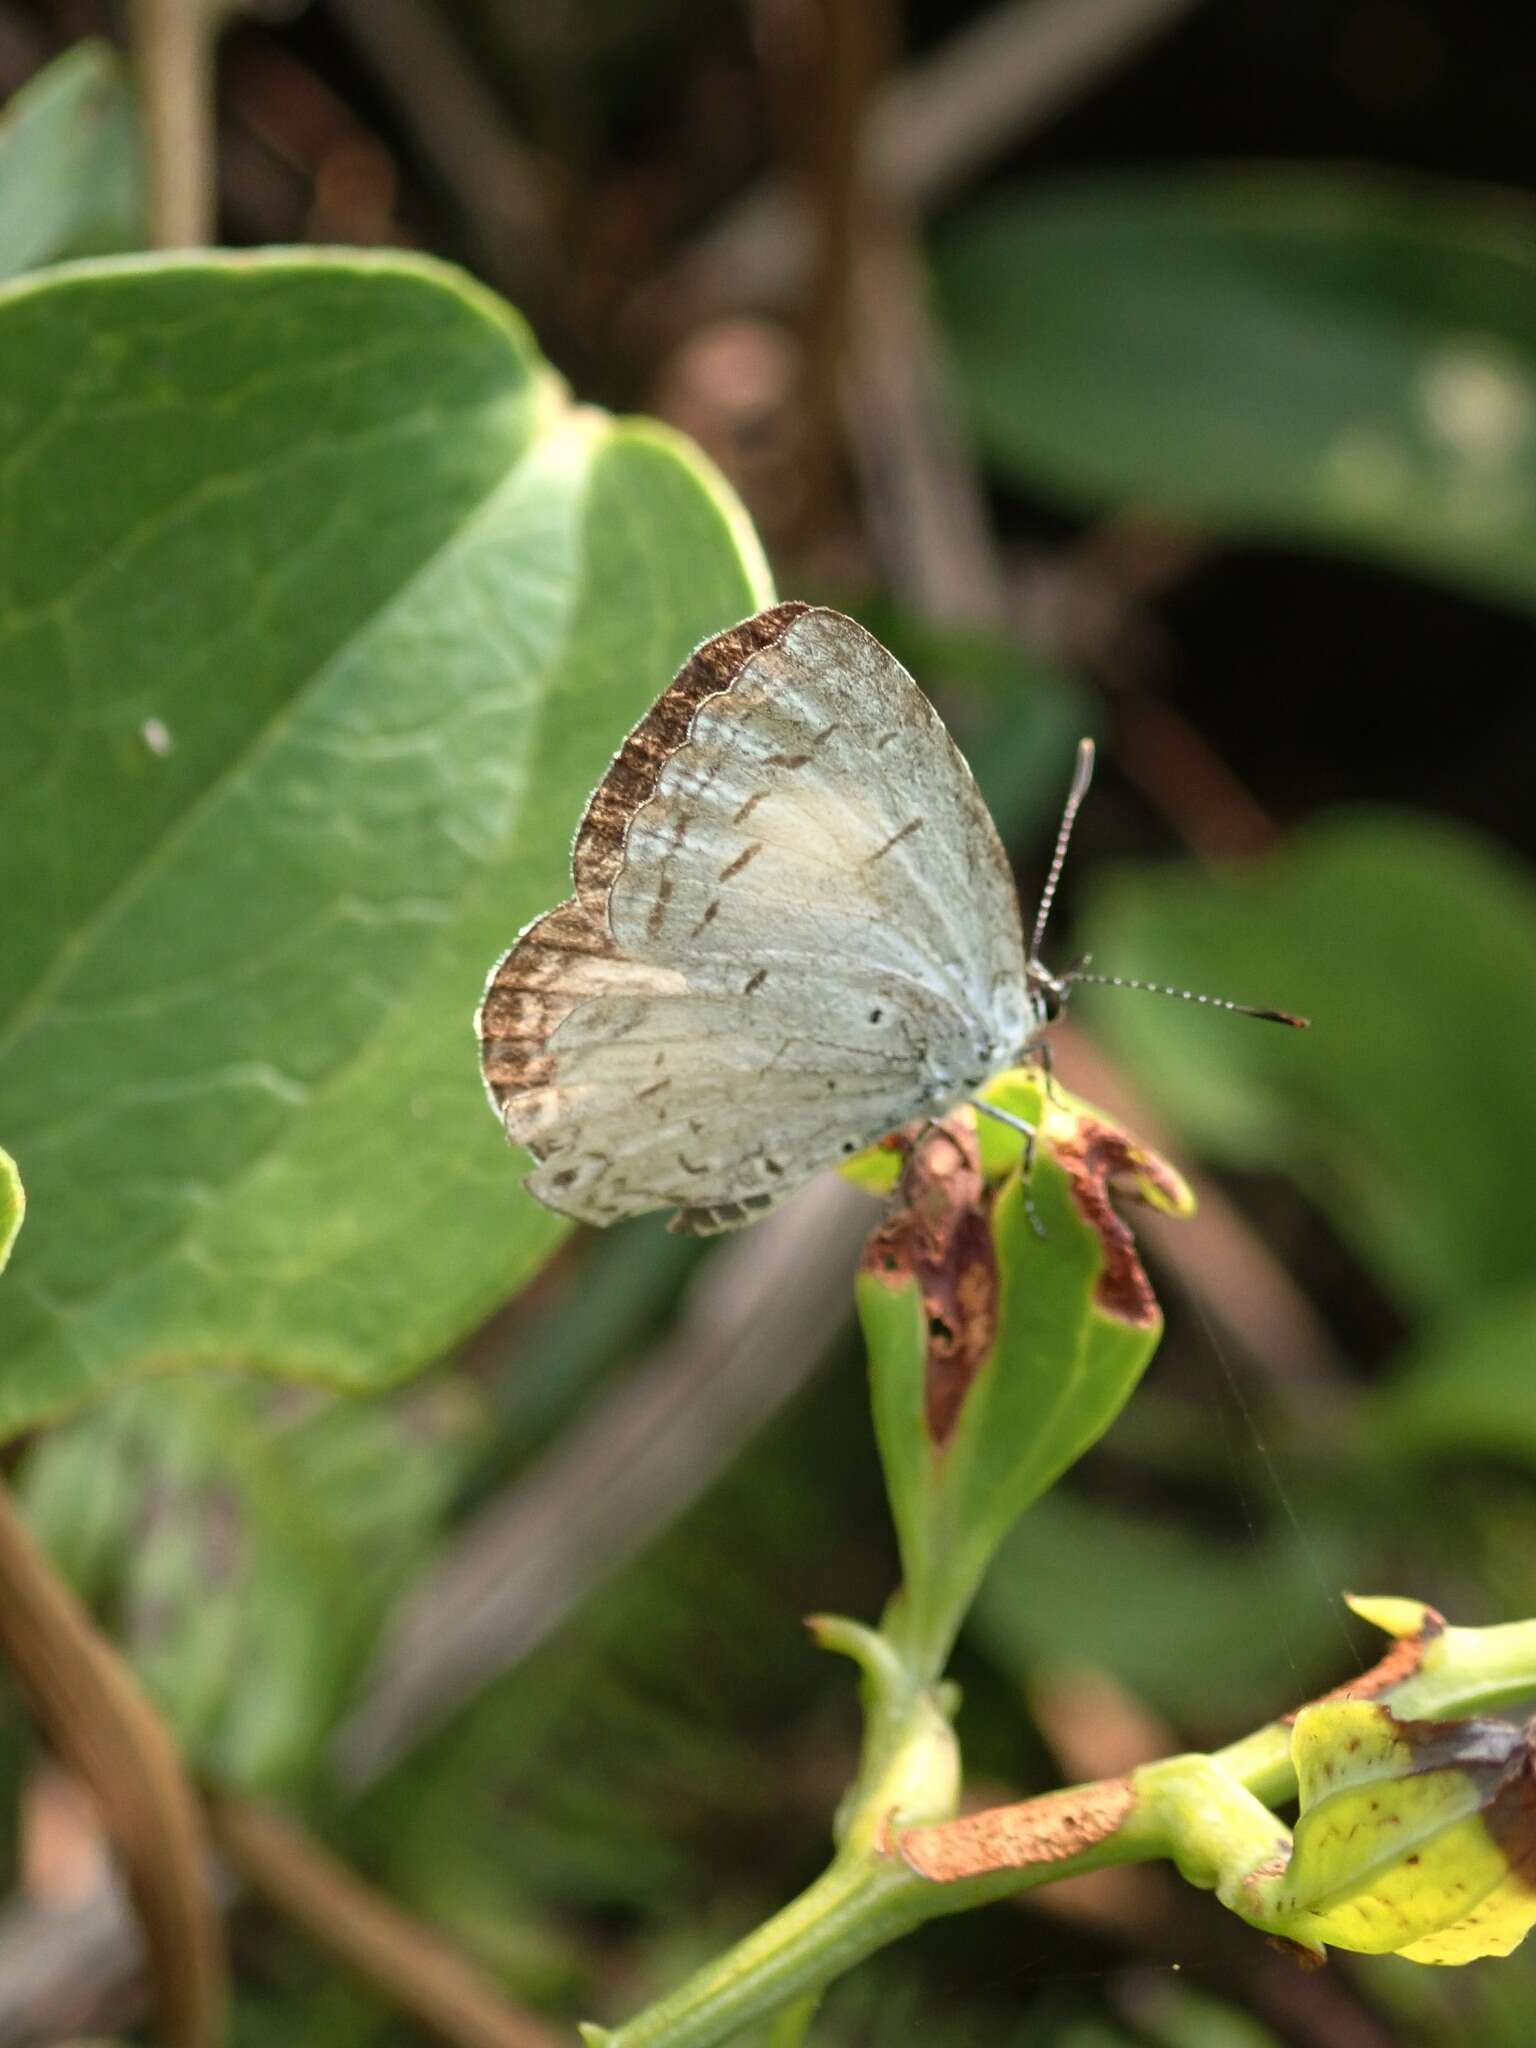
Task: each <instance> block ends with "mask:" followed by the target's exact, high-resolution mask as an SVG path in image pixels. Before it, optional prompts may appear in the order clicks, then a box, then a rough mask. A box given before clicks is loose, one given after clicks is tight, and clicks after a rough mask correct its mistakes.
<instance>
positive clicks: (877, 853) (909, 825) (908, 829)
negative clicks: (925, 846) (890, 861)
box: [864, 818, 923, 868]
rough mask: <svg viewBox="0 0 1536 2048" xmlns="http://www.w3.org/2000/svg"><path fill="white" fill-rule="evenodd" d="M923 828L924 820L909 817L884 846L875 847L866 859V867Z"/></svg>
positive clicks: (872, 864)
mask: <svg viewBox="0 0 1536 2048" xmlns="http://www.w3.org/2000/svg"><path fill="white" fill-rule="evenodd" d="M922 829H923V821H922V819H921V818H908V820H907V822H906V823H905V825H903V826H902V827H901V828H900V830H899V831H896V832H893V833H892V834H891V836H890V838H889V839H887V841H886V842H885V844H884V846H877V847H876V848H875V850H874V852H873V853H872V854H870V855H869V856H868V858H867V859H866V860H865V862H864V865H865V867H867V868H871V867H873V866H874V864H875V862H876V861H877V860H879V859H881V858H882V856H883V855H885V854H887V853H889V852H890V850H891V848H892V847H893V846H900V844H901V842H902V840H903V839H910V838H911V837H912V834H913V833H914V832H921V831H922Z"/></svg>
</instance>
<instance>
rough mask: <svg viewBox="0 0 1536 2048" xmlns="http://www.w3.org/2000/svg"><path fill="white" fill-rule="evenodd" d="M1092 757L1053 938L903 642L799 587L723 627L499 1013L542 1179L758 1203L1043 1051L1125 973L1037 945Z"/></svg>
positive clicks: (699, 1220) (564, 1200)
mask: <svg viewBox="0 0 1536 2048" xmlns="http://www.w3.org/2000/svg"><path fill="white" fill-rule="evenodd" d="M1092 761H1093V749H1092V743H1091V742H1090V741H1084V742H1083V744H1082V746H1081V747H1080V749H1079V753H1078V763H1077V772H1076V775H1075V777H1074V779H1073V784H1072V791H1071V795H1070V796H1069V798H1068V803H1067V808H1066V811H1065V813H1064V815H1063V819H1062V827H1061V831H1060V833H1059V834H1058V837H1057V843H1056V852H1055V856H1054V858H1053V860H1052V863H1051V869H1050V873H1049V876H1048V879H1047V882H1046V886H1045V889H1044V891H1043V893H1042V897H1041V902H1040V909H1039V913H1038V915H1037V917H1036V919H1035V925H1034V938H1033V940H1032V942H1031V944H1030V945H1029V946H1028V947H1026V945H1025V939H1024V929H1023V924H1022V921H1021V918H1020V914H1019V899H1018V894H1017V892H1016V890H1015V888H1014V884H1013V877H1012V874H1011V872H1010V869H1009V865H1008V859H1007V856H1006V854H1005V853H1004V851H1003V847H1002V843H1001V841H1000V840H999V838H998V836H997V828H996V827H995V826H994V824H993V822H992V819H991V816H990V815H989V813H988V811H987V807H986V805H985V803H984V802H983V801H982V797H981V793H980V791H979V790H978V789H977V787H976V784H975V781H974V780H973V778H972V776H971V772H970V769H969V768H968V767H967V766H966V763H965V761H964V759H963V757H962V756H961V754H960V752H959V750H958V748H957V747H956V746H955V744H954V742H953V740H951V738H950V736H949V734H948V732H947V731H946V730H945V728H944V725H943V723H942V721H941V720H940V718H939V715H938V713H937V712H936V711H935V710H934V708H933V706H932V705H931V704H930V703H929V702H928V699H927V698H926V697H925V696H924V695H923V693H922V691H921V690H920V689H919V688H918V686H917V684H916V683H915V682H914V681H913V680H912V678H911V676H910V675H908V673H907V671H906V670H905V669H904V668H903V667H902V665H901V663H900V662H899V661H897V660H896V658H895V656H894V655H892V654H889V653H888V652H887V651H886V649H885V648H884V647H882V646H881V645H880V643H879V641H878V640H876V639H874V638H873V636H872V635H871V634H869V633H867V632H866V631H865V630H864V628H863V627H862V626H860V625H857V624H856V623H855V622H854V621H853V620H852V619H849V618H845V617H844V616H843V614H842V613H841V612H836V611H830V610H827V609H825V608H824V607H820V606H810V605H805V604H798V603H790V604H779V605H775V606H773V607H772V608H771V609H770V610H768V611H764V612H759V613H758V614H757V616H756V617H755V618H750V619H746V620H744V621H743V622H742V623H741V624H740V625H737V626H733V627H731V629H730V630H729V631H728V632H724V633H720V634H717V635H716V636H715V638H713V639H712V640H706V641H705V642H704V644H703V645H702V646H701V647H699V648H698V649H696V651H695V652H694V654H693V655H692V656H691V657H690V659H689V660H688V661H687V662H685V663H684V665H683V667H682V669H681V670H680V671H679V673H678V675H677V677H676V679H675V681H674V682H673V683H672V684H671V686H670V687H669V688H668V689H667V690H666V691H665V692H664V693H663V694H662V696H661V697H659V698H658V699H657V701H656V703H655V704H654V705H653V706H652V708H651V709H650V711H649V712H647V713H646V715H645V717H644V718H642V719H641V721H640V723H639V724H638V725H637V726H636V727H635V729H634V730H633V732H631V733H630V735H629V737H628V738H627V739H626V740H625V742H624V744H623V746H622V747H621V748H620V749H619V752H618V754H617V755H616V756H615V757H614V761H613V764H612V766H611V767H610V768H609V770H608V773H607V774H606V775H605V776H604V777H603V780H602V782H601V783H600V784H599V785H598V787H597V789H596V790H595V791H594V792H593V795H592V797H591V799H590V801H589V802H588V804H587V808H586V812H585V815H584V816H583V818H582V820H581V824H580V826H579V828H578V830H577V833H576V840H575V846H574V849H573V852H572V856H571V869H572V880H573V883H574V888H575V893H574V894H573V895H572V896H571V897H570V898H569V899H568V900H567V901H566V902H564V903H561V904H558V905H557V906H556V907H555V908H554V909H553V910H550V911H546V912H545V914H544V915H543V916H542V917H539V918H536V919H535V920H534V922H533V923H532V924H530V925H528V926H527V927H526V929H525V930H523V931H522V932H521V933H520V934H519V935H518V938H517V940H516V943H515V944H514V945H513V946H512V947H511V948H510V949H509V950H508V951H507V952H506V953H505V954H503V956H502V957H501V959H500V960H499V961H498V962H497V963H496V965H495V967H494V968H493V969H492V970H491V974H490V978H489V980H488V982H487V984H486V990H485V996H484V999H483V1001H482V1002H481V1004H480V1008H479V1010H478V1012H477V1013H476V1019H475V1028H476V1031H477V1033H478V1036H479V1040H480V1056H481V1069H482V1072H483V1075H484V1078H485V1084H486V1088H487V1091H488V1093H489V1095H490V1099H491V1103H492V1105H493V1107H494V1108H495V1110H496V1111H497V1114H498V1115H499V1116H500V1118H501V1120H502V1123H503V1125H504V1126H505V1129H506V1133H507V1136H508V1138H509V1139H510V1140H511V1141H512V1142H513V1143H514V1144H518V1145H522V1146H526V1147H527V1149H528V1151H529V1152H530V1153H531V1154H532V1155H533V1158H534V1160H535V1162H536V1163H535V1165H534V1168H533V1170H532V1172H531V1173H530V1174H529V1176H528V1180H527V1186H528V1188H529V1190H530V1192H531V1193H532V1194H534V1195H536V1196H537V1197H538V1199H539V1200H540V1201H541V1202H543V1203H544V1204H546V1205H547V1206H548V1207H549V1208H551V1209H556V1210H559V1211H560V1212H561V1213H563V1214H565V1215H567V1216H572V1217H576V1218H578V1219H580V1220H581V1221H583V1222H587V1223H597V1224H607V1223H613V1222H616V1221H618V1220H619V1219H620V1218H622V1217H626V1216H634V1215H639V1214H641V1213H642V1212H644V1211H646V1210H651V1209H662V1208H670V1209H672V1210H674V1212H675V1213H674V1215H673V1218H672V1228H674V1229H677V1230H683V1231H688V1232H694V1233H698V1234H708V1233H711V1232H715V1231H721V1230H731V1229H735V1228H737V1227H738V1226H740V1225H742V1224H745V1223H750V1222H752V1221H754V1220H755V1219H756V1218H757V1217H759V1216H761V1215H763V1214H764V1213H765V1212H766V1211H768V1210H769V1209H771V1208H773V1207H774V1206H775V1205H776V1204H777V1203H779V1202H780V1201H782V1200H783V1199H784V1198H785V1196H787V1195H789V1194H792V1193H793V1192H794V1191H795V1190H796V1189H797V1188H799V1187H801V1186H802V1185H803V1184H804V1183H805V1182H806V1181H808V1180H809V1179H811V1178H812V1177H813V1176H814V1175H815V1174H816V1173H818V1172H819V1171H821V1170H822V1169H823V1168H824V1167H827V1166H830V1165H835V1164H836V1163H838V1162H839V1161H840V1160H844V1159H847V1158H850V1157H852V1156H853V1154H855V1153H857V1152H862V1151H863V1150H864V1149H865V1148H866V1147H867V1146H869V1145H871V1144H873V1143H874V1142H875V1141H876V1140H877V1139H879V1138H882V1137H884V1136H885V1135H886V1134H888V1133H889V1132H891V1131H894V1130H896V1129H898V1128H900V1127H901V1126H902V1125H904V1124H907V1123H911V1122H913V1121H914V1120H916V1119H936V1118H938V1117H941V1116H943V1115H944V1114H945V1113H946V1112H947V1111H949V1110H952V1109H954V1108H955V1107H956V1106H957V1105H958V1104H960V1103H962V1102H965V1101H967V1100H972V1099H974V1098H975V1096H976V1093H977V1091H978V1090H979V1089H980V1088H982V1087H983V1086H984V1085H985V1084H986V1082H987V1081H989V1080H990V1079H992V1078H993V1077H994V1076H995V1075H997V1074H999V1073H1002V1072H1004V1071H1006V1070H1007V1069H1008V1068H1010V1067H1013V1066H1017V1065H1019V1064H1020V1063H1021V1062H1023V1061H1025V1060H1027V1059H1029V1058H1030V1057H1031V1056H1033V1055H1034V1054H1035V1053H1036V1052H1037V1051H1038V1049H1039V1047H1040V1045H1041V1041H1042V1034H1043V1033H1044V1031H1045V1029H1046V1027H1047V1026H1048V1025H1049V1024H1050V1022H1051V1021H1052V1020H1053V1018H1054V1017H1055V1016H1056V1014H1057V1013H1058V1011H1059V1009H1060V1007H1061V1004H1062V1002H1063V1000H1064V998H1065V995H1066V993H1067V987H1068V984H1069V982H1071V981H1073V980H1078V979H1087V978H1097V977H1087V976H1085V975H1083V974H1082V973H1081V972H1078V971H1074V973H1073V974H1071V975H1067V976H1061V977H1058V976H1055V975H1052V974H1050V973H1049V972H1048V971H1047V970H1046V969H1045V968H1044V967H1043V966H1042V965H1041V963H1040V961H1039V959H1038V957H1037V952H1038V945H1039V938H1040V934H1041V933H1042V931H1043V929H1044V925H1045V919H1046V915H1047V913H1048V911H1049V908H1050V904H1051V899H1052V897H1053V895H1054V892H1055V887H1056V881H1057V878H1058V876H1059V873H1060V868H1061V862H1062V859H1063V856H1064V854H1065V850H1066V843H1067V838H1068V835H1069V834H1070V831H1071V826H1072V820H1073V817H1074V815H1075V813H1076V810H1077V806H1078V804H1079V803H1080V802H1081V800H1082V797H1083V795H1084V793H1085V791H1086V789H1087V786H1088V778H1089V774H1090V772H1091V768H1092ZM1222 1007H1224V1008H1234V1009H1235V1008H1238V1007H1240V1006H1239V1005H1235V1004H1223V1005H1222ZM979 1106H980V1107H982V1108H986V1107H987V1105H985V1104H981V1105H979ZM993 1113H998V1112H993ZM1004 1120H1005V1121H1013V1119H1011V1118H1007V1117H1005V1118H1004Z"/></svg>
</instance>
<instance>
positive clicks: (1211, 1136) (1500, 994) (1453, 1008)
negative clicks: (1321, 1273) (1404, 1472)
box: [1075, 813, 1536, 1310]
mask: <svg viewBox="0 0 1536 2048" xmlns="http://www.w3.org/2000/svg"><path fill="white" fill-rule="evenodd" d="M1082 930H1083V932H1084V934H1085V935H1088V936H1090V937H1091V940H1092V944H1093V948H1094V953H1095V957H1096V960H1097V961H1098V963H1099V964H1100V965H1101V966H1102V967H1104V968H1105V969H1107V970H1111V971H1113V972H1115V973H1125V974H1139V975H1143V976H1148V977H1151V978H1152V979H1154V980H1157V981H1165V982H1174V983H1176V984H1177V985H1178V986H1179V987H1181V988H1194V989H1213V990H1215V991H1216V992H1217V993H1218V994H1221V995H1230V996H1235V997H1239V998H1242V999H1244V1000H1251V1001H1254V1002H1260V1003H1269V1002H1277V1003H1281V1004H1283V1005H1284V1006H1285V1007H1286V1008H1287V1009H1295V1010H1300V1011H1302V1012H1304V1013H1305V1014H1307V1015H1309V1016H1310V1017H1311V1019H1312V1029H1311V1031H1310V1032H1308V1033H1306V1034H1305V1035H1303V1034H1301V1033H1296V1032H1288V1031H1276V1030H1274V1029H1272V1028H1271V1027H1270V1026H1268V1025H1262V1024H1252V1023H1247V1022H1243V1021H1241V1020H1239V1019H1235V1018H1229V1017H1220V1016H1213V1015H1212V1014H1211V1013H1210V1012H1208V1011H1199V1010H1196V1009H1194V1008H1193V1007H1192V1006H1190V1005H1185V1004H1179V1003H1169V1002H1155V1001H1153V1000H1151V999H1150V998H1147V997H1143V996H1137V995H1129V994H1124V993H1119V992H1116V991H1113V990H1109V989H1105V990H1085V991H1083V992H1082V994H1081V995H1080V996H1078V997H1077V998H1075V1000H1076V1001H1077V1002H1078V1003H1080V1004H1081V1005H1082V1009H1083V1014H1084V1015H1085V1016H1086V1017H1090V1018H1091V1019H1092V1022H1093V1025H1094V1028H1095V1029H1096V1030H1098V1031H1100V1032H1102V1033H1103V1034H1104V1036H1105V1037H1106V1038H1108V1039H1110V1040H1111V1041H1112V1043H1113V1044H1114V1046H1115V1048H1116V1050H1117V1051H1118V1053H1119V1054H1120V1056H1121V1057H1122V1058H1123V1059H1124V1060H1125V1061H1126V1062H1127V1063H1128V1064H1129V1065H1130V1066H1132V1067H1133V1068H1134V1069H1135V1071H1136V1073H1137V1075H1138V1078H1139V1080H1140V1083H1141V1085H1142V1086H1143V1087H1144V1089H1145V1090H1146V1094H1147V1099H1148V1101H1150V1102H1155V1103H1156V1104H1157V1105H1158V1108H1159V1110H1160V1112H1162V1113H1164V1114H1166V1115H1168V1116H1169V1117H1171V1118H1173V1119H1174V1120H1176V1121H1177V1122H1178V1123H1179V1124H1180V1125H1182V1127H1183V1128H1184V1130H1185V1131H1186V1132H1187V1133H1188V1134H1189V1135H1190V1137H1192V1138H1193V1139H1194V1140H1196V1141H1197V1142H1198V1143H1199V1144H1200V1145H1201V1146H1202V1147H1203V1148H1204V1149H1205V1150H1207V1151H1208V1152H1210V1153H1212V1154H1213V1155H1214V1156H1216V1157H1219V1158H1222V1159H1225V1160H1227V1161H1229V1162H1233V1163H1242V1164H1249V1165H1270V1166H1278V1167H1281V1168H1283V1169H1285V1170H1287V1171H1289V1172H1292V1173H1294V1174H1296V1175H1297V1176H1298V1177H1299V1178H1300V1180H1301V1181H1302V1183H1303V1185H1305V1186H1306V1187H1307V1188H1308V1189H1309V1191H1310V1192H1311V1193H1312V1194H1313V1196H1314V1198H1315V1199H1316V1200H1318V1201H1319V1202H1321V1203H1323V1204H1324V1205H1326V1207H1327V1208H1328V1209H1329V1210H1330V1212H1331V1213H1332V1216H1333V1218H1334V1220H1335V1223H1336V1224H1337V1227H1338V1228H1339V1229H1340V1231H1341V1232H1342V1233H1343V1234H1344V1235H1345V1236H1346V1237H1348V1238H1349V1239H1350V1240H1351V1241H1352V1242H1353V1243H1354V1244H1355V1245H1356V1246H1357V1247H1358V1248H1359V1249H1360V1251H1361V1252H1362V1254H1363V1255H1364V1256H1365V1257H1367V1258H1368V1259H1369V1260H1370V1261H1371V1262H1372V1264H1373V1265H1374V1266H1375V1267H1376V1269H1377V1270H1378V1271H1379V1272H1380V1274H1381V1275H1382V1277H1383V1278H1384V1280H1385V1281H1386V1282H1387V1283H1388V1284H1389V1285H1390V1286H1391V1287H1392V1289H1393V1290H1394V1291H1395V1293H1396V1294H1397V1296H1398V1297H1399V1299H1400V1300H1401V1301H1402V1302H1403V1303H1404V1304H1405V1305H1406V1306H1408V1307H1410V1308H1413V1309H1416V1310H1431V1309H1443V1308H1448V1307H1450V1306H1452V1305H1454V1304H1455V1303H1456V1302H1458V1301H1459V1300H1460V1299H1462V1298H1463V1297H1464V1296H1466V1295H1468V1294H1471V1293H1474V1292H1478V1291H1482V1290H1487V1289H1490V1288H1495V1287H1499V1286H1502V1285H1504V1284H1505V1283H1507V1282H1511V1281H1515V1280H1518V1279H1520V1278H1521V1277H1522V1276H1524V1275H1525V1274H1526V1273H1528V1271H1529V1269H1530V1181H1531V1159H1532V1157H1533V1155H1536V1062H1533V1060H1532V1058H1531V1047H1532V1045H1533V1044H1536V896H1533V893H1532V890H1531V886H1530V881H1529V879H1528V877H1527V875H1526V874H1525V872H1524V871H1523V870H1522V869H1519V868H1517V867H1515V866H1514V865H1513V864H1512V863H1511V862H1509V861H1508V860H1507V859H1506V858H1504V857H1502V856H1500V855H1499V854H1498V853H1496V852H1495V851H1494V849H1493V848H1492V847H1490V846H1488V845H1486V844H1485V843H1484V842H1482V841H1480V840H1478V839H1476V838H1474V837H1473V836H1472V835H1471V834H1469V833H1466V832H1464V831H1460V830H1457V829H1455V828H1452V827H1450V826H1447V825H1445V824H1443V823H1441V822H1437V821H1435V820H1432V819H1429V818H1419V817H1415V816H1413V815H1411V814H1390V813H1362V814H1357V815H1355V816H1352V817H1348V818H1341V819H1338V820H1336V821H1333V822H1331V823H1329V824H1327V825H1323V826H1319V827H1317V828H1315V829H1313V830H1311V831H1308V832H1306V833H1303V834H1300V835H1298V837H1297V838H1296V840H1295V841H1294V842H1293V844H1292V845H1291V846H1290V847H1289V848H1288V849H1287V850H1286V851H1285V852H1284V853H1283V854H1280V855H1277V856H1276V857H1275V858H1274V859H1273V860H1272V861H1268V862H1266V863H1264V864H1262V865H1258V866H1254V867H1251V868H1244V869H1234V870H1231V871H1229V872H1226V873H1224V874H1220V875H1215V876H1212V875H1205V874H1201V873H1199V872H1197V871H1196V870H1194V869H1192V868H1190V867H1187V866H1184V867H1178V868H1168V869H1165V870H1162V871H1160V872H1158V871H1153V872H1147V871H1142V872H1140V873H1125V874H1123V875H1121V876H1120V877H1119V878H1118V879H1116V880H1113V881H1111V882H1110V883H1109V884H1108V886H1107V887H1104V888H1102V889H1101V890H1100V891H1099V893H1098V895H1097V897H1096V899H1095V900H1094V901H1093V902H1091V903H1090V905H1089V908H1088V911H1087V914H1086V917H1085V920H1084V923H1083V926H1082Z"/></svg>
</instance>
